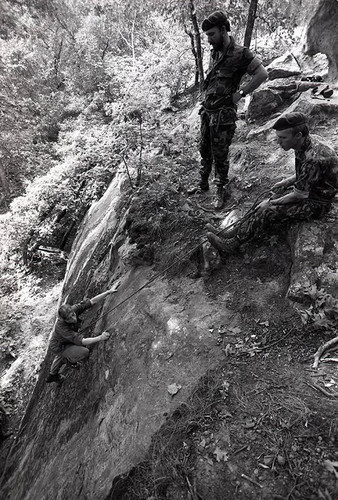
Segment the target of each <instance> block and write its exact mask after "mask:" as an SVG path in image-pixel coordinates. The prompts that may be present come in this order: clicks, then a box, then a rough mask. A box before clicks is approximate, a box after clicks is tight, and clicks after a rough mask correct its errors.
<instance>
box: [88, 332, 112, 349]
mask: <svg viewBox="0 0 338 500" xmlns="http://www.w3.org/2000/svg"><path fill="white" fill-rule="evenodd" d="M109 337H110V333H109V332H106V331H105V332H102V333H101V335H98V336H97V337H88V338H86V339H82V345H84V346H85V347H87V346H89V345H93V344H97V343H98V342H101V341H102V340H108V339H109Z"/></svg>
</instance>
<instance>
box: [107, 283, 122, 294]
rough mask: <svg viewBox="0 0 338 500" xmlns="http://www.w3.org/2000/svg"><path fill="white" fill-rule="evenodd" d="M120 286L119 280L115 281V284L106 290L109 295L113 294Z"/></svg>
mask: <svg viewBox="0 0 338 500" xmlns="http://www.w3.org/2000/svg"><path fill="white" fill-rule="evenodd" d="M120 285H121V280H117V281H115V283H114V284H113V286H112V287H111V289H110V290H108V292H109V293H115V292H116V290H117V289H118V287H119V286H120Z"/></svg>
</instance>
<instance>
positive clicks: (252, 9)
mask: <svg viewBox="0 0 338 500" xmlns="http://www.w3.org/2000/svg"><path fill="white" fill-rule="evenodd" d="M257 5H258V0H250V6H249V13H248V20H247V23H246V28H245V34H244V46H245V47H248V48H249V47H250V43H251V38H252V32H253V28H254V24H255V20H256V12H257Z"/></svg>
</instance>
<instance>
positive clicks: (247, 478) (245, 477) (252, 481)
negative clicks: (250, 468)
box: [241, 474, 263, 488]
mask: <svg viewBox="0 0 338 500" xmlns="http://www.w3.org/2000/svg"><path fill="white" fill-rule="evenodd" d="M241 477H243V478H244V479H246V480H247V481H250V483H252V484H254V485H256V486H258V487H259V488H263V486H262V485H261V484H259V483H257V481H255V480H254V479H251V477H249V476H247V475H246V474H241Z"/></svg>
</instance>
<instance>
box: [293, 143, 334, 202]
mask: <svg viewBox="0 0 338 500" xmlns="http://www.w3.org/2000/svg"><path fill="white" fill-rule="evenodd" d="M294 187H295V189H298V190H299V191H304V192H308V193H309V199H312V200H316V201H322V202H330V201H331V200H332V198H333V197H334V196H335V194H336V193H337V190H338V156H337V155H336V153H335V152H334V150H333V149H332V148H331V147H330V146H328V145H326V144H324V143H322V142H320V141H319V140H318V139H317V138H315V137H310V136H308V137H307V138H306V140H305V142H304V144H303V147H302V149H301V150H300V151H296V182H295V184H294Z"/></svg>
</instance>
